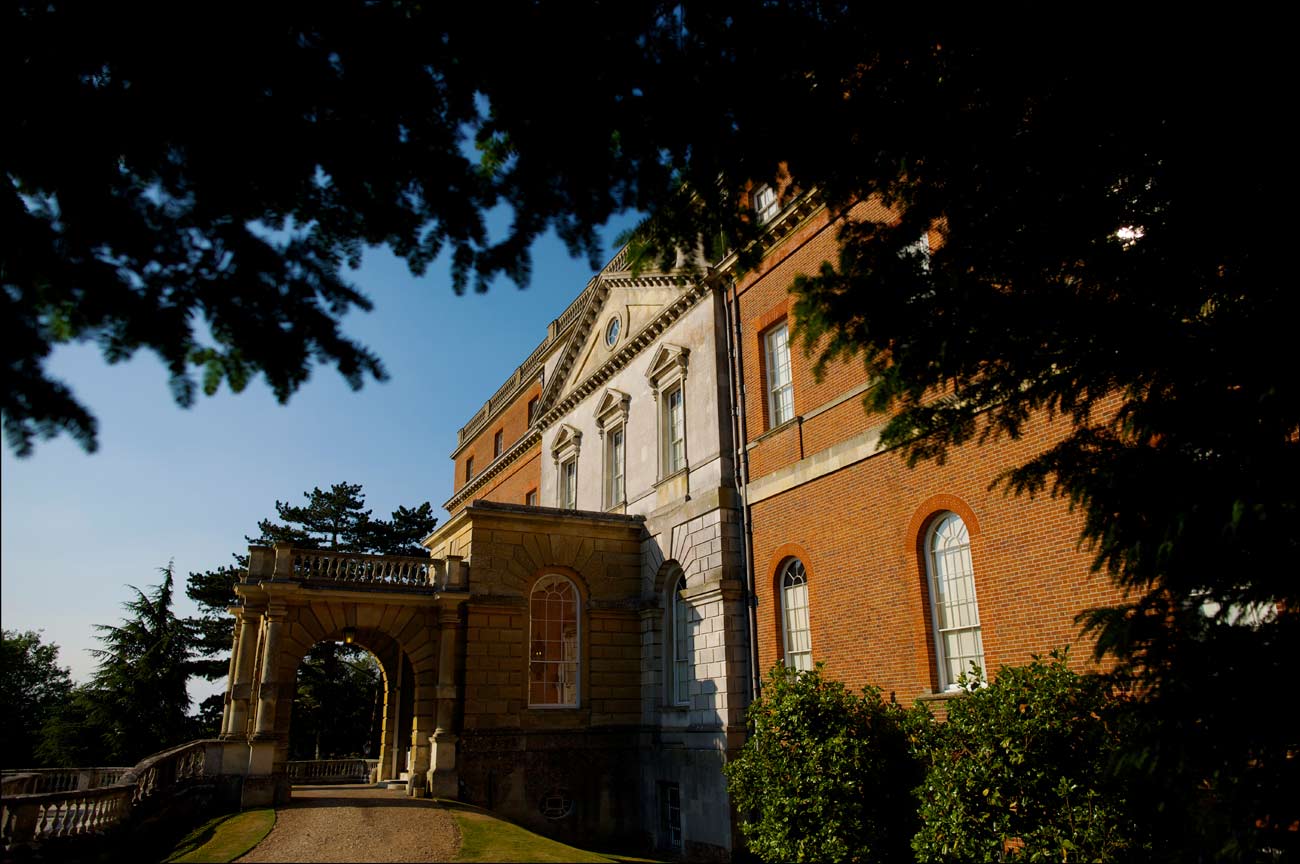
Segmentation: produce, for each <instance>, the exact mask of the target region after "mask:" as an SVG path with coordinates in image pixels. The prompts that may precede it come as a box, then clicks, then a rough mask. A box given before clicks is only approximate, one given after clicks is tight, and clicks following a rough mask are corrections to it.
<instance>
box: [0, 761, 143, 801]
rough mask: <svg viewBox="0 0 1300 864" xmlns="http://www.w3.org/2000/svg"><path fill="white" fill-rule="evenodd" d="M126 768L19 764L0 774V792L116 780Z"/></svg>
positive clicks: (74, 786)
mask: <svg viewBox="0 0 1300 864" xmlns="http://www.w3.org/2000/svg"><path fill="white" fill-rule="evenodd" d="M130 770H131V769H130V768H21V769H18V770H6V771H5V772H4V773H3V775H2V776H0V794H4V795H38V794H41V793H44V792H75V791H82V790H86V789H99V788H100V787H103V786H112V785H113V784H114V783H117V782H118V781H119V780H121V779H122V777H123V776H124V775H125V774H126V772H128V771H130Z"/></svg>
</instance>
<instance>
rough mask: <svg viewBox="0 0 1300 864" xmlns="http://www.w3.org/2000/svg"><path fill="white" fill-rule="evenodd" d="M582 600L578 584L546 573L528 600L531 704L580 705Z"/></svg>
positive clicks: (529, 701) (529, 694) (529, 691)
mask: <svg viewBox="0 0 1300 864" xmlns="http://www.w3.org/2000/svg"><path fill="white" fill-rule="evenodd" d="M580 607H581V600H580V599H579V597H578V589H577V588H576V587H574V584H573V583H572V582H570V581H569V580H568V579H566V578H565V577H563V576H560V575H558V574H554V573H552V574H549V575H547V576H543V577H542V578H541V579H539V580H538V581H537V584H536V585H534V586H533V593H532V596H531V597H530V598H529V601H528V645H529V649H528V651H529V653H528V704H529V705H534V706H536V705H543V706H559V707H577V705H578V668H579V661H578V657H579V654H578V652H579V647H580V645H581V644H582V643H581V640H580V633H579V629H578V628H579V618H580V616H579V613H580V611H581V609H580Z"/></svg>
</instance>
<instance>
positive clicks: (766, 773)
mask: <svg viewBox="0 0 1300 864" xmlns="http://www.w3.org/2000/svg"><path fill="white" fill-rule="evenodd" d="M748 720H749V723H750V735H749V738H748V740H747V741H746V742H745V747H744V749H743V750H742V751H741V753H740V755H739V756H738V757H737V758H736V759H733V760H732V761H730V762H728V763H727V765H726V767H725V771H726V774H727V789H728V792H729V793H730V795H731V801H732V803H733V804H734V805H735V807H736V810H737V812H738V813H740V814H741V816H742V821H741V831H742V832H743V833H744V835H745V841H746V843H747V844H748V847H749V850H750V851H751V852H753V853H754V854H755V855H757V856H758V857H759V858H761V859H762V860H764V861H859V862H866V861H898V860H902V859H903V858H906V857H908V852H909V850H908V841H909V840H910V839H911V836H912V832H913V831H915V830H916V808H915V806H914V803H913V801H912V797H911V789H912V786H913V785H914V784H915V783H916V782H917V780H918V778H919V776H920V773H919V770H918V768H917V764H916V763H915V762H914V761H913V759H912V757H911V754H910V752H909V748H910V745H909V740H908V738H909V728H911V727H914V726H916V725H917V724H918V723H921V722H923V719H922V718H921V717H918V716H916V715H912V716H909V715H907V714H906V713H905V712H904V711H903V710H902V709H901V708H899V707H898V706H897V705H895V704H893V703H890V702H885V701H884V700H883V699H882V698H881V694H880V691H879V690H876V689H873V688H866V689H864V690H863V692H862V694H861V695H858V694H856V693H853V692H852V691H850V690H849V689H848V688H846V687H845V686H844V684H843V683H841V682H839V681H834V680H831V679H829V678H826V677H825V674H824V669H823V665H822V664H820V663H819V664H817V667H816V668H815V669H814V670H812V671H810V672H803V673H800V672H796V671H794V670H792V669H787V668H786V667H785V666H784V665H778V666H776V667H774V668H773V669H772V670H771V672H769V673H768V676H767V680H766V682H765V683H764V687H763V692H762V695H761V697H760V698H759V699H757V700H756V701H755V702H754V703H753V704H752V705H751V706H750V708H749V712H748Z"/></svg>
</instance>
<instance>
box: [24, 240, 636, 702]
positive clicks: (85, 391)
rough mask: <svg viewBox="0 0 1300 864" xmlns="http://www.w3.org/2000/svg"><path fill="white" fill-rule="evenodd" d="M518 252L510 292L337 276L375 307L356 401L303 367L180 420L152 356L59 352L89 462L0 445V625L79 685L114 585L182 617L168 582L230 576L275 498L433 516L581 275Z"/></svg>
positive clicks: (548, 243) (113, 615)
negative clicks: (157, 588)
mask: <svg viewBox="0 0 1300 864" xmlns="http://www.w3.org/2000/svg"><path fill="white" fill-rule="evenodd" d="M633 223H634V217H633V216H631V215H628V216H625V217H622V218H620V219H617V220H615V221H613V222H611V223H610V225H609V226H607V227H606V228H605V229H603V231H602V237H603V238H604V240H605V245H606V247H607V250H608V253H609V255H612V254H613V251H614V245H613V243H614V238H615V237H616V236H617V235H618V233H619V232H620V231H621V230H623V229H624V228H627V227H630V226H631V225H632V224H633ZM533 255H534V265H533V277H532V282H531V283H530V285H529V287H528V288H527V289H526V290H523V291H520V290H518V289H517V288H516V287H515V286H514V285H513V283H510V282H509V281H506V280H499V281H498V282H497V283H496V284H494V285H493V287H492V289H491V290H490V291H489V292H488V293H486V294H473V293H467V294H465V295H464V296H460V297H457V296H456V295H455V294H454V293H453V292H452V289H451V278H450V275H449V273H448V267H447V263H446V260H445V257H444V259H440V260H439V261H437V262H435V264H434V265H433V266H431V267H430V268H429V270H428V272H427V273H426V274H425V276H424V277H422V278H419V279H417V278H415V277H413V276H412V275H411V273H410V271H409V270H407V268H406V265H405V263H404V262H403V261H401V260H399V259H396V258H394V257H393V256H392V255H391V254H390V253H389V252H388V251H387V250H386V249H376V250H371V251H370V252H368V253H367V254H366V256H365V260H364V262H363V264H362V267H361V269H360V270H358V271H355V272H353V273H352V274H351V278H352V280H353V281H354V282H355V283H356V285H357V286H358V287H359V288H360V289H361V290H362V291H363V292H364V293H365V294H366V295H367V296H369V297H370V299H371V300H372V301H373V302H374V304H375V308H374V310H373V311H372V312H370V313H364V312H358V311H354V312H352V313H351V314H349V316H348V317H347V318H346V319H345V322H344V329H345V331H346V332H347V333H348V334H349V335H350V336H352V337H354V338H356V339H358V340H359V341H361V342H362V343H363V344H365V345H368V346H369V347H370V348H371V349H373V350H374V351H375V352H376V353H377V354H379V356H380V357H381V358H382V359H383V362H384V364H385V366H386V368H387V370H388V373H389V380H388V381H387V382H385V383H382V384H379V383H374V382H369V383H367V384H366V386H365V387H364V388H363V389H362V390H360V391H358V392H353V391H352V390H350V389H349V388H348V386H347V383H346V382H345V381H344V380H343V379H342V378H341V377H340V376H339V375H338V374H337V373H336V372H334V371H333V370H332V369H330V368H328V367H318V368H317V369H316V371H315V372H314V373H313V375H312V377H311V380H310V381H309V382H308V383H307V384H306V385H305V386H304V387H303V388H302V389H301V390H300V391H299V392H298V393H297V394H296V395H294V396H293V398H292V399H291V400H290V401H289V404H288V405H284V406H281V405H279V404H278V403H277V402H276V401H275V398H274V397H273V396H272V395H271V392H270V390H269V388H268V387H267V386H266V384H265V382H264V381H262V380H261V379H257V380H255V381H254V382H252V383H251V384H250V385H249V386H248V388H247V389H246V390H245V391H244V392H243V393H241V394H238V395H232V394H231V393H230V392H229V390H227V389H225V388H223V389H222V391H221V392H220V393H218V394H217V395H216V396H213V397H200V398H199V400H198V402H197V404H196V405H195V406H194V407H193V408H190V409H188V410H183V409H181V408H178V407H177V406H176V404H175V403H174V402H173V401H172V399H171V396H170V393H169V391H168V389H167V375H166V371H165V369H164V368H163V366H162V364H161V363H160V362H159V361H158V360H157V358H155V357H154V356H153V355H152V354H146V353H143V352H142V353H140V354H137V355H136V356H135V357H134V358H132V360H130V361H129V362H126V363H119V364H117V365H114V366H109V365H107V364H106V363H105V362H104V361H103V359H102V358H101V356H100V354H99V351H98V349H97V348H96V347H95V346H94V345H93V344H92V345H77V346H61V347H60V348H59V349H57V350H56V352H55V353H54V354H53V355H52V357H51V358H50V361H49V363H48V366H47V368H48V369H49V371H50V372H51V374H52V375H53V376H54V377H56V378H59V379H62V380H63V381H65V382H66V383H68V384H69V385H70V386H72V388H73V390H74V391H75V393H76V395H77V397H78V398H79V399H80V400H81V401H82V402H83V403H85V404H86V405H87V406H88V407H89V408H90V410H91V411H92V413H94V415H95V416H96V417H97V418H98V420H99V450H98V451H97V452H95V453H93V454H87V453H85V452H84V451H82V450H81V449H80V447H78V446H77V445H76V444H75V443H74V442H73V441H72V440H71V439H69V438H67V437H61V438H58V439H55V440H53V441H48V442H41V443H38V444H37V446H36V452H35V454H34V455H32V456H31V457H29V458H27V459H17V458H15V457H14V455H13V454H12V453H11V452H10V451H9V449H8V448H7V447H6V448H4V449H3V452H2V455H0V469H2V470H0V501H2V502H3V507H2V508H0V512H2V519H0V567H2V569H0V601H2V602H0V623H2V624H3V627H4V628H5V629H8V630H43V631H44V638H45V640H46V641H47V642H50V641H52V642H55V643H57V644H58V645H59V646H60V647H61V652H60V662H61V663H62V664H63V665H66V666H69V667H70V668H71V670H72V674H73V677H74V678H75V679H77V680H84V679H86V678H88V677H89V675H90V674H91V673H92V672H93V671H94V668H95V662H94V659H93V658H92V657H91V656H90V654H89V653H88V651H87V649H90V648H94V647H97V645H98V643H97V642H96V641H95V638H94V625H96V624H116V623H117V622H118V621H119V620H120V618H121V617H122V615H123V610H122V608H121V604H122V603H123V602H124V601H125V600H127V599H129V598H130V596H131V595H130V592H129V589H127V588H126V586H127V585H128V584H129V585H136V586H139V587H141V588H144V587H145V586H148V585H154V584H156V583H157V582H158V581H159V579H160V575H159V573H158V568H160V567H163V566H164V565H166V564H167V562H168V561H173V562H174V563H175V568H176V574H177V581H178V590H177V594H178V604H177V607H178V611H179V612H180V613H181V614H193V611H194V608H193V605H192V604H191V603H190V602H189V600H188V599H187V598H185V597H184V596H183V590H182V583H183V579H184V577H185V575H186V574H187V573H189V572H190V571H198V570H206V569H209V568H211V567H216V566H219V565H222V564H228V563H230V561H231V558H230V555H231V553H233V552H236V551H238V550H240V549H241V548H242V547H243V546H244V545H245V541H244V535H245V534H252V533H254V532H255V531H256V528H257V522H258V520H259V519H262V518H266V517H270V516H273V515H274V513H275V501H276V500H277V499H279V500H281V501H285V500H288V501H292V502H294V503H300V502H301V500H302V495H303V493H304V492H305V491H307V490H310V489H311V488H312V487H314V486H320V487H322V488H324V487H326V486H328V485H329V484H332V483H337V482H341V481H347V482H349V483H360V484H362V485H363V486H364V489H365V493H366V504H367V506H368V507H371V508H373V510H374V512H375V514H376V515H377V516H384V517H386V516H387V515H388V514H389V513H390V512H391V511H392V510H393V509H395V508H396V507H397V506H398V505H407V506H414V505H418V504H420V503H422V502H424V501H430V502H432V503H433V505H434V507H435V509H437V510H438V511H439V512H442V511H441V505H442V502H443V501H445V500H447V498H448V497H450V495H451V482H452V464H451V460H450V459H449V458H448V454H449V453H450V452H451V449H452V447H453V446H454V444H455V441H456V430H457V429H459V428H460V427H461V426H462V425H463V424H464V423H465V421H467V420H468V419H469V418H470V417H471V416H472V415H473V414H474V412H475V411H477V410H478V408H479V407H480V406H481V405H482V404H483V402H484V401H486V399H487V398H488V396H490V395H491V394H492V393H493V392H495V391H496V389H497V387H499V386H500V385H501V383H502V382H504V380H505V378H506V377H507V376H508V375H509V374H510V373H511V372H513V371H514V368H515V367H516V366H517V365H518V364H519V363H520V362H521V361H522V360H523V359H524V358H525V357H526V356H527V355H528V353H529V352H530V351H531V350H532V349H533V348H534V347H536V345H537V343H538V342H540V341H541V339H542V337H543V336H545V335H546V325H547V323H548V322H549V321H550V320H551V319H552V318H554V317H555V316H556V315H558V314H559V313H560V312H562V311H563V310H564V308H565V306H567V305H568V303H569V302H570V301H571V300H572V299H573V298H574V297H575V296H577V294H578V292H579V291H581V290H582V288H583V287H584V286H585V285H586V283H587V281H588V280H589V279H590V278H591V275H592V271H591V268H590V266H589V265H588V263H587V262H586V261H585V260H582V259H578V260H575V259H572V258H570V257H569V255H568V253H567V251H565V249H564V247H563V244H562V243H560V242H559V241H558V240H557V239H555V238H554V237H553V236H552V235H548V236H547V237H544V238H543V239H542V240H539V241H538V243H537V244H536V245H535V247H534V249H533ZM607 257H609V256H607ZM602 263H603V262H602ZM445 516H446V514H445V512H444V513H442V518H445ZM192 691H194V692H197V693H201V694H204V695H205V694H206V693H207V692H209V690H208V688H207V687H206V686H204V687H201V688H198V689H197V690H196V689H195V688H192Z"/></svg>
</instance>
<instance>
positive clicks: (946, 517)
mask: <svg viewBox="0 0 1300 864" xmlns="http://www.w3.org/2000/svg"><path fill="white" fill-rule="evenodd" d="M954 521H955V522H956V523H957V524H958V525H960V527H961V532H962V533H963V534H965V535H966V541H965V543H964V544H962V545H960V546H957V547H955V548H953V549H945V550H943V554H944V555H945V556H948V557H949V558H950V559H954V560H950V563H949V565H948V566H953V565H954V564H955V566H957V567H960V568H961V570H962V572H960V573H958V574H956V578H955V579H954V578H951V577H948V578H945V579H944V582H945V584H946V585H947V586H948V587H949V592H948V593H949V594H951V593H952V590H954V589H955V590H957V591H969V595H970V596H969V599H966V598H965V597H958V598H956V600H955V601H950V602H945V603H944V606H945V612H947V611H948V610H949V609H951V610H954V611H961V612H964V613H966V614H968V615H969V614H971V613H973V615H974V621H973V623H972V622H970V621H966V622H964V623H962V624H961V625H960V626H948V627H943V626H941V624H942V623H943V622H941V620H940V615H939V611H940V610H939V606H940V602H941V601H940V599H939V592H938V591H937V590H936V588H937V586H938V579H939V576H940V573H939V572H938V571H939V570H946V569H947V567H944V568H940V567H938V566H937V563H936V560H935V557H936V556H935V540H936V538H937V537H938V536H939V532H940V530H942V529H943V528H944V527H945V526H946V525H950V524H952V523H953V522H954ZM963 559H964V560H963ZM925 581H926V585H927V586H928V587H929V590H930V626H931V629H932V630H933V632H934V651H935V661H936V665H937V667H938V669H937V671H938V673H939V689H940V690H941V691H944V690H957V689H960V687H961V685H960V684H958V683H957V677H958V675H959V674H960V673H958V675H954V674H952V670H951V669H949V664H950V662H951V659H952V658H950V657H949V652H948V651H947V649H946V648H945V646H944V642H945V637H946V636H949V635H955V634H960V633H968V634H970V635H971V636H972V637H973V647H974V651H973V652H962V653H959V654H956V655H955V656H956V657H960V658H962V661H963V668H962V670H961V672H969V671H970V669H969V668H966V667H968V666H969V664H970V663H973V662H976V661H978V665H979V667H980V669H981V670H982V671H987V670H985V669H984V637H983V632H982V630H981V627H980V618H979V600H978V597H977V596H976V593H975V563H974V559H973V558H972V557H971V551H970V532H969V529H968V528H967V527H966V522H965V520H963V519H962V518H961V517H960V516H958V515H957V514H956V513H953V512H952V511H945V512H943V513H939V514H937V515H936V516H935V517H934V519H932V520H930V526H929V527H928V528H927V529H926V532H925ZM947 623H949V624H951V622H947Z"/></svg>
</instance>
